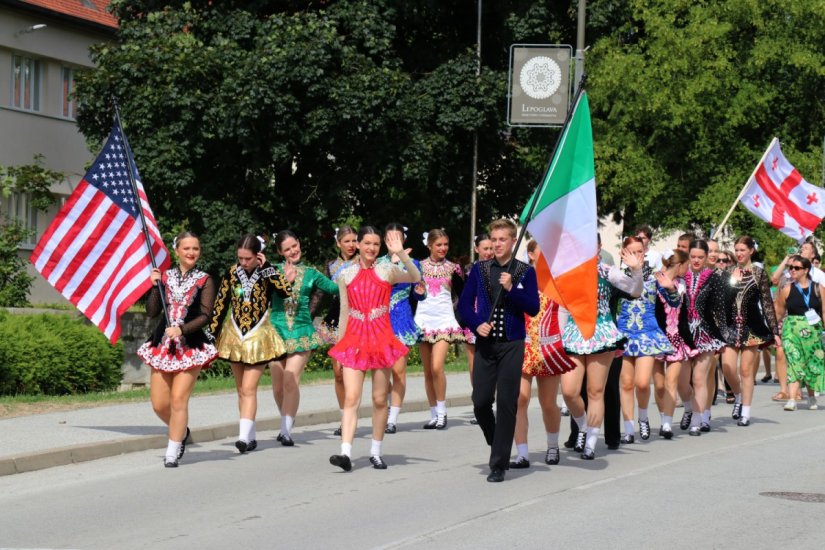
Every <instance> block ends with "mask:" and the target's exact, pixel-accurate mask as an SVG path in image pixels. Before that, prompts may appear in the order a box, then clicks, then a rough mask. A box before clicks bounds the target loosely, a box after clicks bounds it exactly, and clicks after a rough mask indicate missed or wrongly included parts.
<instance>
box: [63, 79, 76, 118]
mask: <svg viewBox="0 0 825 550" xmlns="http://www.w3.org/2000/svg"><path fill="white" fill-rule="evenodd" d="M74 77H75V71H74V69H70V68H69V67H63V116H64V117H66V118H77V100H76V99H75V98H74Z"/></svg>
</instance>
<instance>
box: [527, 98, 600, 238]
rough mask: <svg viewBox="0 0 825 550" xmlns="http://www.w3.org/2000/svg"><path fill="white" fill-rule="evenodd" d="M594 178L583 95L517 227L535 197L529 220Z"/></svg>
mask: <svg viewBox="0 0 825 550" xmlns="http://www.w3.org/2000/svg"><path fill="white" fill-rule="evenodd" d="M594 178H595V168H594V166H593V130H592V127H591V124H590V103H589V101H588V99H587V92H582V94H581V96H580V97H579V102H578V104H576V107H575V109H574V111H573V116H572V117H571V118H570V123H569V124H568V125H567V127H566V128H565V130H564V134H562V137H561V139H560V140H559V147H558V149H556V155H555V156H554V157H553V162H552V163H551V165H550V169H549V170H548V171H547V177H546V178H545V180H544V181H543V182H542V185H540V186H539V188H538V189H536V191H534V192H533V195H532V196H531V197H530V201H528V202H527V205H526V206H525V207H524V211H523V212H522V213H521V223H526V222H528V221H529V220H527V219H526V218H527V213H528V209H529V208H530V204H531V203H532V201H533V197H535V195H536V193H538V192H539V191H541V196H540V197H539V200H538V204H536V207H535V209H534V210H533V216H535V215H536V214H537V213H538V212H541V211H542V210H543V209H544V208H546V207H547V206H548V205H550V204H552V203H553V202H554V201H556V200H557V199H559V198H560V197H563V196H564V195H566V194H568V193H570V192H571V191H572V190H574V189H576V188H577V187H580V186H581V185H584V184H585V183H587V182H588V181H590V180H592V179H594Z"/></svg>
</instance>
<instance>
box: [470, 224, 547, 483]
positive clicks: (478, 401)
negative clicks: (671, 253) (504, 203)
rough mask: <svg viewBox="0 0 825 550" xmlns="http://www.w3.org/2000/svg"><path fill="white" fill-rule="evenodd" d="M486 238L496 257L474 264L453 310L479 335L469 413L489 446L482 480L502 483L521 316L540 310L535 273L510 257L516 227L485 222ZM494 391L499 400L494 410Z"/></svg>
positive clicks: (520, 353)
mask: <svg viewBox="0 0 825 550" xmlns="http://www.w3.org/2000/svg"><path fill="white" fill-rule="evenodd" d="M490 240H491V241H492V242H493V252H494V253H495V257H494V258H493V259H492V260H487V261H483V262H476V263H475V265H473V268H472V269H471V270H470V275H469V276H468V278H467V283H466V284H465V285H464V291H463V292H462V293H461V299H460V300H459V302H458V309H459V312H460V313H461V318H462V320H463V321H464V323H466V325H467V326H468V327H469V328H471V329H472V330H473V332H475V333H476V335H477V336H478V338H477V339H476V355H475V363H474V366H473V412H474V413H475V417H476V420H478V425H479V426H480V427H481V430H482V431H483V432H484V437H485V439H486V440H487V444H488V445H490V446H491V449H490V475H488V476H487V481H491V482H499V481H504V471H505V470H507V469H508V468H509V466H510V450H511V449H512V446H513V432H514V431H515V429H516V407H517V405H518V393H519V384H520V383H521V367H522V363H523V362H524V337H525V330H524V314H525V313H526V314H527V315H529V316H531V317H532V316H534V315H536V314H537V313H538V312H539V294H538V286H537V284H536V272H535V271H534V270H533V268H532V267H530V266H529V265H527V264H526V263H524V262H520V261H519V260H516V259H515V258H513V252H514V251H513V245H514V244H515V242H516V225H515V224H514V223H513V222H511V221H509V220H504V219H500V220H496V221H494V222H493V223H492V224H490ZM499 295H500V297H499ZM497 297H498V300H497V301H496V298H497ZM496 395H497V396H498V404H497V405H496V413H495V414H493V401H494V400H495V398H496Z"/></svg>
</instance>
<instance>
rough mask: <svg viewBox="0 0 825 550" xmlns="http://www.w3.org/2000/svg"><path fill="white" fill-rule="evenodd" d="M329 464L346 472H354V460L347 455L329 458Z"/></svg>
mask: <svg viewBox="0 0 825 550" xmlns="http://www.w3.org/2000/svg"><path fill="white" fill-rule="evenodd" d="M329 463H330V464H332V465H333V466H338V467H339V468H341V469H342V470H344V471H345V472H349V471H351V470H352V460H350V458H349V457H348V456H347V455H332V456H331V457H329Z"/></svg>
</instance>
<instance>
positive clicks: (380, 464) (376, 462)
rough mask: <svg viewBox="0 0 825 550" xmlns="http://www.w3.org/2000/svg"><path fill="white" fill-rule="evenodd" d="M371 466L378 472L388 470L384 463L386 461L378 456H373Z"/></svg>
mask: <svg viewBox="0 0 825 550" xmlns="http://www.w3.org/2000/svg"><path fill="white" fill-rule="evenodd" d="M370 464H372V467H373V468H375V469H376V470H386V469H387V463H386V462H384V459H383V458H381V457H380V456H378V455H373V456H371V457H370Z"/></svg>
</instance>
